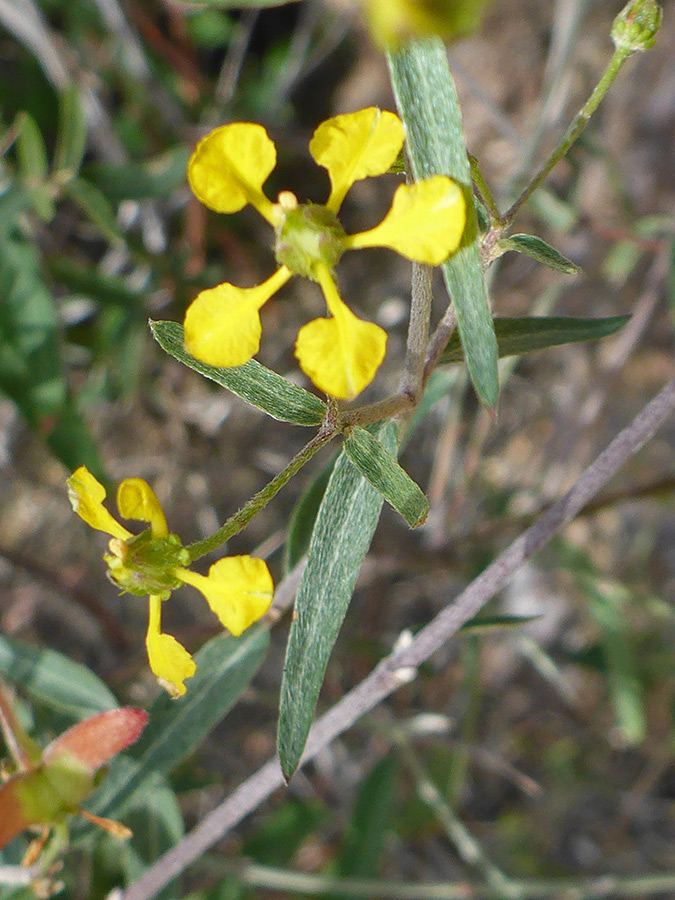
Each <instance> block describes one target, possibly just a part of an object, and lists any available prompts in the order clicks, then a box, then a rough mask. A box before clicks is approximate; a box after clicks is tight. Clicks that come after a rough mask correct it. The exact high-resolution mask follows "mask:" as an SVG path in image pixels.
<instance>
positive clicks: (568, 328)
mask: <svg viewBox="0 0 675 900" xmlns="http://www.w3.org/2000/svg"><path fill="white" fill-rule="evenodd" d="M629 319H630V316H608V317H606V318H604V319H576V318H574V317H573V316H525V317H523V318H516V317H514V318H508V319H495V320H494V323H495V332H496V334H497V345H498V347H499V356H500V357H502V356H518V355H519V354H521V353H530V352H531V351H533V350H544V349H546V347H558V346H560V345H561V344H575V343H579V342H580V341H592V340H597V339H598V338H602V337H607V335H610V334H614V332H615V331H618V330H619V329H620V328H623V326H624V325H625V324H626V322H627V321H628V320H629ZM463 361H464V351H463V349H462V344H461V342H460V339H459V335H458V334H457V333H455V334H453V335H452V337H451V338H450V340H449V341H448V344H447V346H446V348H445V350H444V351H443V353H442V354H441V358H440V360H439V363H458V362H463Z"/></svg>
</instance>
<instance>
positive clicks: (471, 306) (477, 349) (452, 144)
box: [389, 38, 499, 406]
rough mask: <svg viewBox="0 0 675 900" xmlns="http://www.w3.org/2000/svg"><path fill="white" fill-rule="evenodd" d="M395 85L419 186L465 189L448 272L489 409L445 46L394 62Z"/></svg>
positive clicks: (495, 384) (476, 269)
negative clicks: (436, 178)
mask: <svg viewBox="0 0 675 900" xmlns="http://www.w3.org/2000/svg"><path fill="white" fill-rule="evenodd" d="M389 68H390V73H391V79H392V85H393V88H394V94H395V96H396V104H397V106H398V109H399V112H400V114H401V118H402V119H403V122H404V123H405V126H406V133H407V140H406V147H407V151H408V155H409V157H410V163H411V167H412V171H413V174H414V176H415V178H416V179H417V180H419V179H421V178H428V177H429V176H430V175H436V174H441V175H449V176H450V177H451V178H454V180H455V181H456V182H457V183H458V184H460V185H461V186H462V187H463V189H464V196H465V199H466V204H467V223H466V229H465V232H464V237H463V238H462V244H461V246H460V248H459V250H458V251H457V252H456V253H454V254H453V255H452V256H451V257H450V259H448V260H447V261H446V262H444V263H443V265H442V270H443V277H444V279H445V284H446V286H447V288H448V293H449V294H450V298H451V299H452V302H453V305H454V308H455V311H456V314H457V326H458V328H459V333H460V335H461V338H462V344H463V346H464V348H465V351H466V360H467V366H468V369H469V375H470V376H471V381H472V382H473V385H474V387H475V389H476V393H477V394H478V396H479V397H480V399H481V400H482V402H483V403H485V404H486V406H494V405H495V403H496V402H497V398H498V396H499V373H498V369H497V341H496V339H495V333H494V328H493V325H492V315H491V313H490V306H489V303H488V297H487V289H486V286H485V279H484V277H483V269H482V266H481V260H480V252H479V248H478V243H477V240H476V237H477V224H476V210H475V207H474V203H473V193H472V191H471V189H470V185H471V170H470V166H469V159H468V156H467V152H466V143H465V140H464V130H463V127H462V114H461V110H460V108H459V103H458V100H457V92H456V90H455V83H454V81H453V78H452V75H451V73H450V69H449V68H448V58H447V53H446V50H445V46H444V45H443V43H442V41H441V40H440V39H438V38H429V39H428V40H424V41H413V42H411V43H410V44H408V45H406V46H404V47H403V48H401V49H400V50H397V51H396V52H392V53H390V54H389Z"/></svg>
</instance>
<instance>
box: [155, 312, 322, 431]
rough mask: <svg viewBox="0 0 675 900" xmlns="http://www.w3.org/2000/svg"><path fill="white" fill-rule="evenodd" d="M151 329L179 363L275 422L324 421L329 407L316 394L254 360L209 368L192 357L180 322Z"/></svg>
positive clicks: (163, 324) (163, 347)
mask: <svg viewBox="0 0 675 900" xmlns="http://www.w3.org/2000/svg"><path fill="white" fill-rule="evenodd" d="M150 327H151V328H152V333H153V335H154V337H155V340H156V341H157V343H158V344H159V345H160V347H161V348H162V349H163V350H166V352H167V353H169V354H170V355H171V356H173V357H174V358H175V359H177V360H178V361H179V362H182V363H183V364H184V365H186V366H189V368H191V369H194V370H195V372H199V374H200V375H204V377H205V378H210V379H211V381H215V382H216V383H217V384H220V385H222V386H223V387H226V388H228V389H229V390H230V391H232V392H233V393H234V394H236V395H237V396H238V397H241V399H242V400H245V401H246V402H247V403H250V404H251V405H252V406H256V407H257V408H258V409H261V410H262V411H263V412H266V413H267V415H268V416H272V418H273V419H279V420H280V421H281V422H292V423H293V424H294V425H318V424H319V423H320V422H321V421H322V420H323V417H324V415H325V413H326V407H325V404H324V403H323V402H322V401H321V400H320V399H319V398H318V397H317V396H316V395H315V394H310V392H309V391H306V390H304V388H301V387H298V385H296V384H291V382H290V381H287V380H286V379H285V378H282V377H281V375H277V373H276V372H272V370H271V369H267V368H265V366H261V365H260V363H259V362H256V361H255V360H254V359H252V360H250V361H249V362H247V363H245V364H244V365H243V366H236V367H235V368H232V369H220V368H216V367H215V366H207V365H206V363H201V362H199V360H197V359H195V358H194V357H193V356H190V354H189V353H188V352H187V350H186V349H185V344H184V342H183V327H182V325H178V324H177V323H176V322H151V323H150Z"/></svg>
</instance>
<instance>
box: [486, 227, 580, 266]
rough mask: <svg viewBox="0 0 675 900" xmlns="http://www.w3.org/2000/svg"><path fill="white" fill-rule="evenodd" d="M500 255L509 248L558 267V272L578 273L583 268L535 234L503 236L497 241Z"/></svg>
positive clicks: (546, 264) (547, 264)
mask: <svg viewBox="0 0 675 900" xmlns="http://www.w3.org/2000/svg"><path fill="white" fill-rule="evenodd" d="M497 248H498V251H500V252H499V253H498V255H499V256H501V255H502V253H506V252H507V251H509V250H514V251H515V252H516V253H524V254H525V256H531V257H532V259H536V260H537V262H540V263H543V264H544V265H545V266H548V267H549V269H556V271H558V272H565V274H566V275H578V274H579V272H580V271H581V269H580V268H579V266H577V265H575V264H574V263H573V262H572V261H571V260H570V259H567V257H566V256H563V255H562V253H560V252H559V251H558V250H556V249H555V247H551V245H550V244H547V243H546V241H543V240H542V239H541V238H540V237H536V235H534V234H512V235H510V236H509V237H506V238H502V239H501V241H499V242H498V243H497Z"/></svg>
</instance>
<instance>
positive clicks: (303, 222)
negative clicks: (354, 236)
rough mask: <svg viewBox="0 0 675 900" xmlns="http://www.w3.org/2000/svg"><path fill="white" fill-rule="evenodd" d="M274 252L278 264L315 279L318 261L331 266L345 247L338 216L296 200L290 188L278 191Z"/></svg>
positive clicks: (335, 262) (297, 273)
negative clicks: (279, 192) (277, 216)
mask: <svg viewBox="0 0 675 900" xmlns="http://www.w3.org/2000/svg"><path fill="white" fill-rule="evenodd" d="M276 208H277V210H278V211H279V214H280V216H281V221H280V223H279V225H278V226H277V228H276V235H277V240H276V245H275V248H274V254H275V256H276V259H277V262H278V263H279V264H280V265H284V266H287V268H289V269H290V270H291V272H294V273H295V274H296V275H302V276H303V277H304V278H311V280H312V281H318V277H317V274H316V267H317V265H324V266H328V268H329V269H332V268H333V267H334V266H335V265H337V263H338V261H339V259H340V257H341V256H342V254H343V253H344V251H345V249H346V248H345V244H344V239H345V237H346V235H345V232H344V229H343V228H342V225H340V223H339V221H338V218H337V216H336V215H335V213H333V212H331V210H329V209H327V208H326V207H325V206H321V205H319V204H315V203H302V204H298V201H297V199H296V198H295V196H294V195H293V194H291V193H290V191H283V192H282V193H281V194H279V202H278V204H277V207H276Z"/></svg>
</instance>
